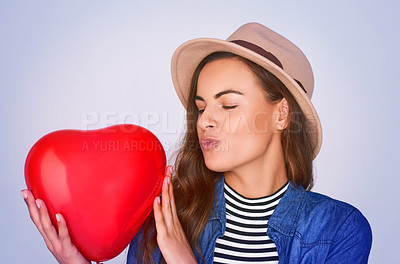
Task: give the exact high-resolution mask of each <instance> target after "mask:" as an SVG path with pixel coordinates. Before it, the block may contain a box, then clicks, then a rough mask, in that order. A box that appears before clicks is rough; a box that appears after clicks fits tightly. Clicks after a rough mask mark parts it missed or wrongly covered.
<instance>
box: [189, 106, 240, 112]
mask: <svg viewBox="0 0 400 264" xmlns="http://www.w3.org/2000/svg"><path fill="white" fill-rule="evenodd" d="M236 107H237V105H223V106H222V108H224V109H226V110H230V109H235V108H236ZM197 112H198V113H199V114H202V113H203V112H204V109H201V110H197Z"/></svg>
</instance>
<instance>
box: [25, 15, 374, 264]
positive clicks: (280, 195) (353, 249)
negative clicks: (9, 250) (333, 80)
mask: <svg viewBox="0 0 400 264" xmlns="http://www.w3.org/2000/svg"><path fill="white" fill-rule="evenodd" d="M172 77H173V81H174V86H175V89H176V91H177V94H178V96H179V98H180V100H181V102H182V103H183V105H184V106H185V108H186V109H187V131H186V136H185V138H184V140H183V146H182V148H181V149H180V151H179V153H178V156H177V160H176V163H175V175H174V177H172V167H170V166H169V167H168V169H167V173H166V177H165V179H164V183H163V188H162V194H161V198H162V200H161V199H160V198H156V199H155V201H154V214H151V215H150V216H149V217H148V219H147V220H146V222H145V224H144V225H143V226H142V228H141V229H140V230H139V232H138V233H137V234H136V236H135V238H134V239H133V240H132V242H131V245H130V248H129V253H128V259H127V262H128V263H129V264H130V263H152V262H155V263H160V262H164V261H165V262H166V263H213V262H214V263H249V262H251V263H253V262H254V263H278V261H279V263H367V261H368V255H369V251H370V248H371V241H372V234H371V229H370V226H369V224H368V222H367V220H366V219H365V217H364V216H363V215H362V214H361V213H360V212H359V211H358V210H357V209H356V208H354V207H352V206H351V205H349V204H346V203H343V202H339V201H337V200H334V199H331V198H329V197H326V196H323V195H320V194H317V193H313V192H310V191H309V190H310V189H311V188H312V185H313V176H312V160H313V159H314V158H315V157H316V155H317V154H318V152H319V149H320V146H321V142H322V133H321V126H320V122H319V119H318V115H317V113H316V111H315V109H314V107H313V105H312V103H311V101H310V98H311V95H312V92H313V74H312V70H311V67H310V65H309V63H308V60H307V59H306V57H305V56H304V54H303V53H302V52H301V51H300V50H299V49H298V48H297V47H296V46H295V45H294V44H293V43H291V42H290V41H288V40H287V39H285V38H284V37H282V36H280V35H279V34H277V33H275V32H273V31H272V30H270V29H268V28H266V27H264V26H262V25H260V24H257V23H250V24H246V25H243V26H242V27H240V28H239V29H238V30H237V31H235V32H234V33H233V34H232V35H231V36H230V37H229V38H228V39H227V40H226V41H223V40H217V39H195V40H192V41H188V42H186V43H184V44H183V45H181V46H180V47H179V48H178V49H177V50H176V51H175V53H174V56H173V58H172ZM174 193H175V194H174ZM23 195H25V197H26V199H25V200H26V201H27V204H28V207H29V211H30V213H31V216H32V219H33V221H34V222H35V224H36V225H37V226H38V229H39V231H41V233H42V235H43V236H44V238H45V240H46V244H47V245H48V246H49V249H50V250H51V251H52V253H53V254H54V255H55V257H56V258H57V259H58V260H59V262H60V263H87V261H86V260H85V259H84V258H83V256H82V255H81V254H80V253H79V252H78V251H77V250H76V248H75V247H74V246H73V245H72V244H71V242H70V240H69V236H68V233H67V229H66V225H65V221H64V220H63V218H62V216H61V215H59V216H58V218H59V230H60V231H59V235H57V233H56V231H55V229H54V230H52V231H51V227H50V226H51V224H50V222H49V220H48V215H47V212H46V210H45V206H44V204H43V203H42V201H38V205H39V206H38V207H40V209H39V210H38V209H37V208H38V207H36V206H35V204H34V199H33V197H32V195H31V194H30V193H29V192H28V191H24V192H23ZM49 230H50V231H49Z"/></svg>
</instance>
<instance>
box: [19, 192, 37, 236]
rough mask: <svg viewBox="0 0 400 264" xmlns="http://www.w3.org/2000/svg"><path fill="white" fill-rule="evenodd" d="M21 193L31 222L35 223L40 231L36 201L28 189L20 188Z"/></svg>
mask: <svg viewBox="0 0 400 264" xmlns="http://www.w3.org/2000/svg"><path fill="white" fill-rule="evenodd" d="M21 194H22V197H23V198H24V201H25V203H26V206H27V207H28V211H29V216H30V217H31V219H32V222H33V223H34V224H35V225H36V227H37V228H38V229H39V231H40V230H41V229H42V225H41V222H40V216H39V209H38V207H37V205H36V201H35V198H34V197H33V194H32V193H31V192H30V191H29V190H22V191H21Z"/></svg>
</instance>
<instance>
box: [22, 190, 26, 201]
mask: <svg viewBox="0 0 400 264" xmlns="http://www.w3.org/2000/svg"><path fill="white" fill-rule="evenodd" d="M21 194H22V197H23V198H24V200H26V199H28V195H26V193H25V192H24V191H21Z"/></svg>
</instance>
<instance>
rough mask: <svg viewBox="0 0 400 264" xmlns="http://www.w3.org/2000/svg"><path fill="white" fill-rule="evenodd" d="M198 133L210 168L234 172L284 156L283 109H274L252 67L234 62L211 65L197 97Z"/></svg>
mask: <svg viewBox="0 0 400 264" xmlns="http://www.w3.org/2000/svg"><path fill="white" fill-rule="evenodd" d="M195 102H196V106H197V109H198V111H199V117H198V120H197V132H198V136H199V142H200V145H201V149H202V151H203V155H204V159H205V163H206V166H207V167H208V168H209V169H210V170H212V171H217V172H225V171H232V170H235V169H238V168H240V167H243V166H249V165H250V166H251V165H252V164H257V163H260V162H264V161H265V160H266V159H267V157H268V156H271V155H274V153H273V152H274V151H275V152H276V151H280V150H281V143H280V133H279V132H280V130H281V128H282V127H281V125H282V124H281V122H282V121H281V120H280V118H279V115H280V111H282V109H279V106H280V105H281V104H280V103H275V104H271V103H269V102H268V101H267V99H266V96H265V92H264V91H263V88H262V87H261V86H260V84H259V83H258V82H257V79H256V77H255V75H254V74H253V72H252V71H251V70H250V69H249V68H248V66H247V65H246V64H245V63H244V62H242V61H240V60H238V59H234V58H226V59H220V60H216V61H212V62H209V63H207V64H206V65H205V66H204V68H203V69H202V70H201V72H200V75H199V78H198V84H197V93H196V97H195Z"/></svg>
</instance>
